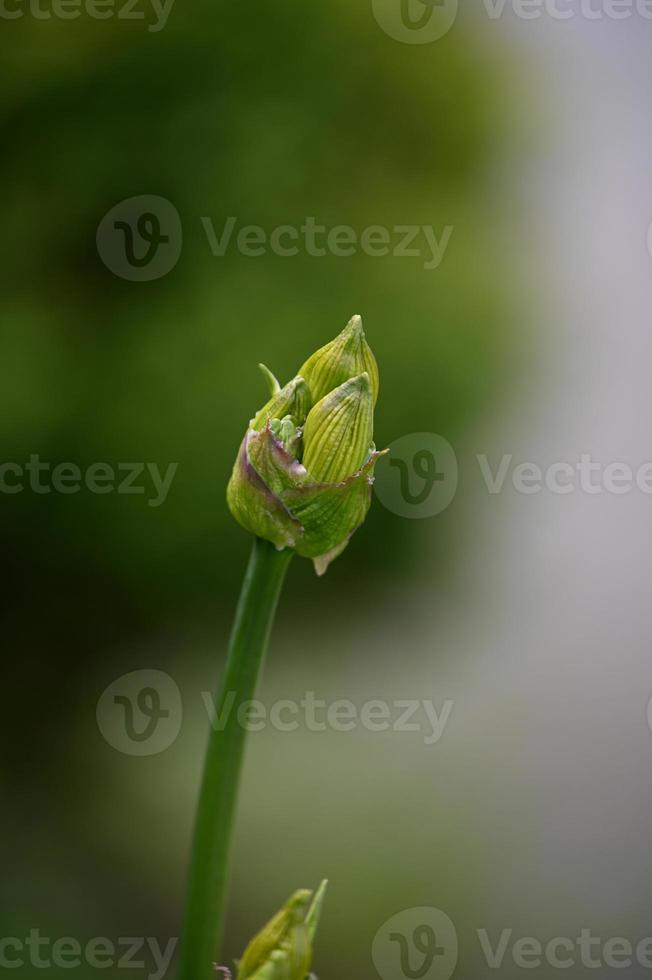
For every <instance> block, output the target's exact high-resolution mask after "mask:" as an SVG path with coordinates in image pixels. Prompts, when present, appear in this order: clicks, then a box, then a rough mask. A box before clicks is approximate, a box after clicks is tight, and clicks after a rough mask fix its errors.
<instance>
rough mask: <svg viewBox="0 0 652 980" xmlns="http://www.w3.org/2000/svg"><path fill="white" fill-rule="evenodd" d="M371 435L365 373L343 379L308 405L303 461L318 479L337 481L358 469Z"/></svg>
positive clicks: (371, 410)
mask: <svg viewBox="0 0 652 980" xmlns="http://www.w3.org/2000/svg"><path fill="white" fill-rule="evenodd" d="M373 437H374V405H373V396H372V394H371V384H370V382H369V375H368V374H361V375H359V377H357V378H351V379H350V380H349V381H345V382H344V384H341V385H340V386H339V388H336V389H335V391H331V392H329V394H328V395H325V396H324V398H322V399H321V401H319V402H317V404H316V405H315V406H313V408H311V410H310V412H309V414H308V418H307V419H306V424H305V428H304V430H303V441H304V451H303V463H304V466H305V467H306V469H307V470H308V471H309V472H310V474H311V476H312V477H313V478H314V479H315V480H319V481H320V483H326V482H330V483H339V482H340V480H345V479H346V477H347V476H349V475H350V474H351V473H355V472H356V471H357V470H359V469H360V467H361V466H362V464H363V463H364V461H365V459H366V458H367V456H368V455H369V447H370V446H371V444H372V441H373Z"/></svg>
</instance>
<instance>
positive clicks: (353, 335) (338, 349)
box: [299, 315, 378, 405]
mask: <svg viewBox="0 0 652 980" xmlns="http://www.w3.org/2000/svg"><path fill="white" fill-rule="evenodd" d="M365 371H366V373H367V374H368V375H369V380H370V382H371V390H372V392H373V399H374V405H375V404H376V400H377V398H378V365H377V364H376V358H375V357H374V355H373V354H372V352H371V347H370V346H369V344H368V343H367V341H366V339H365V335H364V330H363V329H362V317H359V316H357V315H356V316H353V317H351V319H350V320H349V322H348V323H347V325H346V326H345V328H344V330H343V331H342V333H341V334H339V335H338V336H337V337H336V338H335V340H331V342H330V344H326V346H325V347H320V348H319V350H318V351H315V353H314V354H313V355H312V357H309V358H308V360H307V361H306V363H305V364H304V365H303V367H302V368H301V370H300V371H299V374H300V375H301V377H302V378H305V380H306V381H307V382H308V385H309V387H310V391H311V394H312V399H313V402H317V401H319V400H320V399H321V398H323V397H324V395H327V394H328V392H329V391H332V390H333V388H337V387H339V385H341V384H342V383H343V382H344V381H346V380H347V379H348V378H355V377H356V375H359V374H363V373H364V372H365Z"/></svg>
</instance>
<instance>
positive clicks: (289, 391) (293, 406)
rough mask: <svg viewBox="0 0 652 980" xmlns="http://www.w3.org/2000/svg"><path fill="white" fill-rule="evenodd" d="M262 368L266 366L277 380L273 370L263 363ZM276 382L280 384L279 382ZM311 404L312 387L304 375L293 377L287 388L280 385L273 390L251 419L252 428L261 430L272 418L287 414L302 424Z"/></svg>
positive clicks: (280, 417)
mask: <svg viewBox="0 0 652 980" xmlns="http://www.w3.org/2000/svg"><path fill="white" fill-rule="evenodd" d="M261 368H264V370H265V371H266V372H267V374H268V375H269V378H270V379H271V380H273V381H276V378H274V375H273V374H272V373H271V371H268V369H267V368H265V367H264V365H262V364H261ZM276 384H277V385H278V382H276ZM311 404H312V401H311V396H310V389H309V388H308V385H307V384H306V382H305V381H304V380H303V378H302V377H296V378H293V379H292V381H289V382H288V383H287V384H286V386H285V388H281V386H280V385H278V390H276V391H273V392H272V397H271V398H270V399H269V401H268V402H266V403H265V404H264V405H263V407H262V408H261V410H260V411H259V412H258V413H257V414H256V415H255V416H254V418H253V419H252V420H251V423H250V424H251V428H252V429H256V431H258V432H259V431H260V430H261V429H263V428H264V427H265V426H266V425H267V423H268V421H269V420H270V419H282V418H284V417H285V416H286V415H289V416H290V417H291V418H292V419H295V420H296V423H297V425H301V424H302V423H303V421H304V419H305V417H306V415H307V414H308V412H309V410H310V406H311Z"/></svg>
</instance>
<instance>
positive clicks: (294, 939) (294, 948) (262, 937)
mask: <svg viewBox="0 0 652 980" xmlns="http://www.w3.org/2000/svg"><path fill="white" fill-rule="evenodd" d="M326 884H327V883H326V882H325V881H323V882H322V883H321V885H320V887H319V889H318V891H317V894H316V896H315V898H314V900H313V901H312V903H311V898H312V892H310V891H307V890H305V889H301V890H300V891H297V892H295V893H294V895H292V896H291V897H290V898H289V899H288V901H287V902H286V903H285V905H284V906H283V908H282V909H281V910H280V912H277V913H276V915H275V916H274V917H273V918H272V919H270V920H269V922H268V923H267V925H266V926H264V927H263V928H262V929H261V931H260V932H259V933H258V935H257V936H256V937H255V938H254V939H252V941H251V942H250V943H249V945H248V946H247V948H246V950H245V952H244V955H243V957H242V959H241V960H240V962H239V964H238V976H237V980H306V977H307V975H308V973H309V971H310V965H311V963H312V943H313V940H314V936H315V930H316V928H317V923H318V919H319V913H320V911H321V904H322V901H323V896H324V892H325V889H326Z"/></svg>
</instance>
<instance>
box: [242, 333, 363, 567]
mask: <svg viewBox="0 0 652 980" xmlns="http://www.w3.org/2000/svg"><path fill="white" fill-rule="evenodd" d="M345 335H346V336H345ZM351 338H353V339H354V340H355V344H353V346H352V340H351ZM363 344H364V348H365V349H366V352H367V353H365V352H364V350H363V347H362V345H363ZM338 350H339V351H340V355H341V356H340V360H338V356H337V355H336V352H337V351H338ZM352 351H353V353H352ZM324 352H326V354H325V355H324ZM356 352H357V353H356ZM361 352H362V354H361ZM318 355H319V356H318ZM322 355H323V356H322ZM359 356H361V357H362V358H363V359H364V360H365V361H366V362H368V364H369V365H370V366H373V372H374V373H373V374H372V373H370V372H369V371H367V370H362V371H360V370H357V371H355V373H353V374H348V373H347V371H348V370H349V368H350V366H351V364H353V363H354V362H355V361H356V359H358V358H359ZM315 358H317V361H315ZM311 362H314V364H316V365H317V367H318V370H317V371H316V373H315V371H314V370H313V368H310V364H311ZM314 364H313V367H314ZM306 366H308V368H309V373H310V372H312V373H311V381H310V382H307V381H306V379H305V378H304V377H303V376H302V375H297V376H296V377H295V378H294V379H293V380H292V381H290V382H289V383H288V384H287V385H286V386H285V387H284V388H281V387H280V385H279V384H278V382H277V381H276V379H275V378H274V376H273V375H272V374H271V372H270V371H268V369H267V368H264V369H263V371H264V373H265V375H266V377H267V379H268V381H269V382H270V386H271V389H272V394H271V398H270V399H269V400H268V401H267V403H266V404H265V405H264V406H263V408H262V409H260V411H259V412H257V414H256V415H255V416H254V418H253V419H252V420H251V422H250V424H249V428H248V429H247V432H246V433H245V437H244V439H243V441H242V445H241V446H240V452H239V453H238V458H237V459H236V463H235V466H234V468H233V473H232V475H231V479H230V481H229V485H228V488H227V501H228V504H229V508H230V510H231V513H232V514H233V516H234V517H235V519H236V520H237V521H238V522H239V523H240V524H241V525H242V526H243V527H245V528H246V529H247V530H248V531H251V532H252V533H253V534H255V535H257V536H258V537H261V538H265V539H266V540H267V541H271V542H272V543H273V544H274V545H276V547H277V548H279V549H282V548H294V549H295V550H296V551H297V552H298V554H300V555H302V556H304V557H306V558H312V559H313V561H314V564H315V569H316V571H317V573H318V574H319V575H322V574H323V573H324V572H325V571H326V569H327V567H328V565H329V564H330V562H331V561H332V560H333V559H334V558H335V557H337V555H339V554H341V552H342V551H343V550H344V549H345V547H346V545H347V544H348V542H349V539H350V538H351V535H352V534H353V532H354V531H355V530H356V529H357V528H358V527H359V526H360V525H361V524H362V522H363V521H364V519H365V517H366V515H367V511H368V510H369V506H370V504H371V485H372V483H373V469H374V466H375V464H376V461H377V459H378V457H379V456H380V455H382V454H381V453H378V452H376V449H375V446H374V444H373V404H374V378H375V390H377V388H378V373H377V369H376V362H375V360H374V357H373V354H372V353H371V351H370V350H369V347H368V345H367V343H366V341H365V340H364V336H363V335H362V326H361V321H360V318H359V317H354V318H353V319H352V320H351V322H350V323H349V325H348V327H347V328H346V329H345V330H344V331H343V333H342V334H340V336H339V337H338V338H336V339H335V340H334V341H333V342H332V344H329V345H327V346H326V347H323V348H322V349H321V351H317V354H316V355H313V357H312V358H310V359H309V360H308V361H307V362H306V365H304V368H305V367H306ZM343 374H344V377H342V375H343ZM327 375H328V376H329V377H330V378H331V379H333V378H335V379H338V380H337V382H336V383H335V384H333V387H332V388H328V390H326V391H325V392H323V394H321V395H320V396H319V397H317V396H316V394H315V390H316V391H322V390H323V386H324V384H325V383H326V382H325V379H326V376H327ZM329 383H330V382H329ZM313 385H317V388H316V389H315V390H313ZM311 406H312V407H311Z"/></svg>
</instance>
